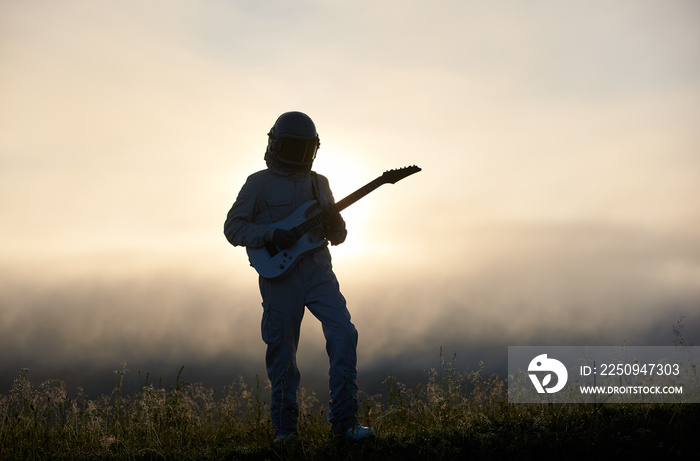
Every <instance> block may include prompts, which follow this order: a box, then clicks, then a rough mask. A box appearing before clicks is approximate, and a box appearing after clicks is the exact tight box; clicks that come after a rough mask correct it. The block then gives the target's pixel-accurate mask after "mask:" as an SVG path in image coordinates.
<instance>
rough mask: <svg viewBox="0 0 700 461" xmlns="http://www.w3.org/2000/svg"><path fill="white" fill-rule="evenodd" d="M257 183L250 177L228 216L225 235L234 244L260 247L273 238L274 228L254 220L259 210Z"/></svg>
mask: <svg viewBox="0 0 700 461" xmlns="http://www.w3.org/2000/svg"><path fill="white" fill-rule="evenodd" d="M255 189H256V188H255V183H254V181H251V179H250V178H248V181H246V183H245V184H244V185H243V187H242V188H241V191H240V192H239V193H238V197H237V198H236V201H235V202H234V203H233V206H232V207H231V209H230V210H229V212H228V215H227V216H226V222H225V223H224V235H225V236H226V239H227V240H228V241H229V243H231V245H234V246H246V247H252V248H259V247H262V246H263V245H265V242H266V241H269V240H271V239H272V232H273V231H274V229H272V228H270V227H269V226H267V225H266V224H256V223H255V222H254V219H255V216H256V211H257V205H256V203H257V196H258V194H257V192H256V190H255Z"/></svg>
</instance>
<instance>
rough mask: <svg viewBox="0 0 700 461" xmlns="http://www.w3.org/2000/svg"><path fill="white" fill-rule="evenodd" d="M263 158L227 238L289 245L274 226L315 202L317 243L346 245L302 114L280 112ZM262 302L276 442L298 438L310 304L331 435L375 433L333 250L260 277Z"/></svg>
mask: <svg viewBox="0 0 700 461" xmlns="http://www.w3.org/2000/svg"><path fill="white" fill-rule="evenodd" d="M268 136H269V142H268V148H267V151H266V153H265V160H266V162H267V166H268V168H267V169H266V170H262V171H259V172H257V173H254V174H252V175H251V176H249V177H248V179H247V181H246V183H245V184H244V185H243V187H242V188H241V191H240V192H239V194H238V197H237V198H236V201H235V202H234V204H233V206H232V207H231V210H230V211H229V213H228V216H227V218H226V223H225V225H224V234H225V235H226V238H227V239H228V241H229V242H230V243H231V244H232V245H242V246H246V247H251V248H260V247H263V246H265V245H269V244H273V245H275V246H276V247H277V248H280V249H284V248H288V247H291V246H292V245H293V244H294V242H295V238H294V237H293V236H292V235H291V234H290V233H289V232H288V231H286V230H284V229H279V228H275V226H274V225H273V224H274V223H276V222H278V221H281V220H283V219H284V218H286V217H287V216H289V215H290V214H292V213H293V212H294V211H295V210H296V209H297V208H299V206H301V205H302V204H304V203H306V202H308V201H309V200H316V201H317V202H319V203H320V205H321V207H322V208H324V209H326V210H327V211H326V212H325V216H326V218H325V219H324V224H323V226H322V227H319V228H317V229H316V230H315V231H313V234H312V239H316V240H318V241H321V240H323V238H324V237H325V238H326V239H328V240H329V241H330V242H331V243H332V244H335V245H337V244H340V243H342V242H343V241H344V240H345V236H346V234H347V231H346V229H345V222H344V221H343V219H342V217H341V216H340V213H339V212H338V211H337V210H335V209H334V207H333V204H334V199H333V195H332V193H331V189H330V186H329V184H328V180H327V179H326V178H325V177H324V176H322V175H319V174H317V173H315V172H312V171H311V165H312V163H313V160H314V158H315V155H316V150H317V148H318V146H319V140H318V135H317V133H316V128H315V125H314V124H313V121H311V119H310V118H309V117H308V116H306V115H305V114H303V113H300V112H287V113H285V114H282V115H281V116H280V117H279V118H278V119H277V121H276V122H275V125H274V126H273V128H272V129H271V131H270V133H269V134H268ZM259 283H260V294H261V295H262V299H263V303H262V305H263V316H262V338H263V340H264V341H265V343H266V344H267V353H266V365H267V373H268V377H269V379H270V382H271V386H272V401H271V404H270V411H271V416H272V424H273V427H274V431H275V437H276V440H281V439H283V438H285V437H287V436H289V435H293V434H296V432H297V430H298V428H297V415H298V406H297V398H296V393H297V389H298V387H299V380H300V373H299V369H298V368H297V362H296V352H297V347H298V344H299V330H300V327H301V321H302V318H303V316H304V312H305V307H306V308H308V309H309V311H310V312H311V313H312V314H313V315H314V316H315V317H316V318H317V319H318V320H319V321H320V322H321V324H322V327H323V334H324V336H325V339H326V351H327V353H328V358H329V362H330V370H329V376H330V379H329V387H330V395H331V401H330V415H329V420H330V422H331V426H332V430H333V432H335V433H338V434H341V435H343V436H345V437H346V438H350V439H360V438H364V437H367V436H373V435H374V432H373V431H372V430H371V429H369V428H366V427H363V426H360V425H359V424H358V422H357V419H356V417H355V414H356V412H357V408H358V400H357V370H356V364H357V356H356V348H357V330H356V329H355V326H354V325H353V324H352V322H351V321H350V313H349V312H348V310H347V307H346V302H345V298H344V297H343V295H342V294H341V293H340V287H339V284H338V281H337V279H336V277H335V274H334V273H333V270H332V266H331V256H330V252H329V250H328V247H327V245H321V246H320V247H319V248H318V249H316V250H315V251H313V252H311V253H309V254H306V255H305V256H303V257H302V258H301V260H300V261H298V262H297V264H296V265H295V266H294V267H293V268H292V269H290V270H289V271H288V273H286V274H285V275H284V276H283V277H281V278H276V279H274V280H269V279H266V278H263V277H260V281H259Z"/></svg>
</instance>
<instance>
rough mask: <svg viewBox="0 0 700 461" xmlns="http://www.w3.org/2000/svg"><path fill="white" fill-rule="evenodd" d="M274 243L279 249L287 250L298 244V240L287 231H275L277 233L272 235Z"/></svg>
mask: <svg viewBox="0 0 700 461" xmlns="http://www.w3.org/2000/svg"><path fill="white" fill-rule="evenodd" d="M272 243H274V244H275V245H277V246H278V247H279V248H281V249H283V250H286V249H287V248H291V247H293V246H294V244H295V243H297V239H296V238H295V237H294V234H293V233H291V232H290V231H288V230H287V229H281V228H280V229H275V231H274V232H273V233H272Z"/></svg>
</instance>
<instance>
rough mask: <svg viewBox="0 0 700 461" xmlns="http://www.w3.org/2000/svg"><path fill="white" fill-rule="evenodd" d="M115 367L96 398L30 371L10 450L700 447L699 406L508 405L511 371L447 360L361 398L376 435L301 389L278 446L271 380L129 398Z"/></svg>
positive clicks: (587, 452)
mask: <svg viewBox="0 0 700 461" xmlns="http://www.w3.org/2000/svg"><path fill="white" fill-rule="evenodd" d="M180 371H182V370H180ZM115 373H116V378H117V382H116V385H115V388H114V390H113V392H112V393H111V394H110V395H103V396H101V397H99V398H94V399H91V398H88V397H87V396H86V395H84V394H83V393H81V392H80V391H79V392H78V393H77V395H73V396H69V395H68V393H67V392H66V389H65V385H64V384H63V383H62V382H59V381H47V382H44V383H41V384H38V385H35V384H34V383H32V382H31V380H30V376H29V373H28V371H27V370H22V371H21V372H20V374H19V376H18V377H17V379H16V380H15V382H14V385H13V387H12V390H11V392H10V394H9V395H7V396H0V419H1V425H0V459H3V460H6V459H8V460H11V459H22V460H29V459H105V460H111V459H115V460H121V459H125V460H126V459H192V460H195V459H211V460H214V459H228V460H237V459H241V460H258V459H260V460H263V459H270V460H274V459H298V460H326V459H339V460H349V459H358V460H359V459H362V460H373V459H409V460H410V459H430V460H441V459H465V457H466V458H469V459H494V460H496V459H507V458H511V457H512V458H517V459H529V458H537V459H550V458H551V459H554V458H556V457H557V455H562V456H563V458H561V459H584V458H586V459H591V457H595V458H599V457H601V456H602V457H612V456H615V457H618V456H619V455H622V454H625V455H636V454H639V455H642V454H643V455H646V456H655V457H657V456H658V457H659V459H667V458H675V457H678V458H680V457H688V456H693V455H692V454H693V453H697V450H696V447H695V442H694V439H695V438H696V437H697V434H698V433H699V432H698V430H699V429H700V405H692V404H630V405H621V404H618V405H612V404H602V405H600V404H598V405H593V404H569V405H567V404H559V405H553V404H541V405H540V404H531V405H516V404H508V403H507V398H506V393H505V383H504V382H503V380H502V379H501V378H499V377H496V376H485V375H484V374H483V373H482V372H481V371H479V370H477V371H473V372H468V373H459V372H457V371H456V370H455V368H454V367H453V365H452V364H451V363H449V362H445V361H443V365H442V367H441V369H440V370H431V371H430V372H429V373H428V375H427V377H426V380H425V382H422V383H417V384H414V385H412V386H410V387H409V386H407V385H404V384H402V383H399V382H397V381H396V380H395V379H394V378H393V377H392V376H391V375H387V378H386V380H385V382H384V384H385V386H386V387H385V389H386V390H385V392H384V393H382V395H364V394H362V395H360V401H361V406H360V415H359V416H360V418H361V419H362V421H363V422H364V423H365V424H368V425H371V426H372V427H374V428H375V429H376V432H377V437H376V438H375V439H373V440H370V441H363V442H360V443H349V442H345V441H342V440H338V439H336V438H334V437H333V436H332V435H331V432H330V426H329V424H328V423H327V421H326V419H327V407H325V406H323V405H320V404H319V402H318V400H317V399H316V396H315V395H310V394H309V393H307V392H306V391H304V390H303V389H302V390H300V392H299V400H300V409H301V421H300V431H301V433H300V436H299V437H298V438H296V439H295V440H291V441H289V442H287V443H284V444H275V443H273V442H272V428H271V425H270V422H269V419H268V418H269V416H268V413H269V411H268V410H269V408H268V404H267V402H265V401H263V400H262V399H261V394H262V392H261V388H262V387H263V386H265V383H264V382H260V381H256V382H255V383H252V385H251V384H249V383H245V382H243V380H242V379H239V380H237V381H236V382H234V383H232V384H231V385H230V386H228V387H227V388H226V390H225V392H224V393H223V395H215V393H214V391H213V390H211V389H207V388H206V387H204V386H202V385H200V384H190V383H186V382H183V381H181V380H180V374H178V379H177V381H176V385H175V386H173V387H171V388H169V389H164V388H162V387H161V386H160V385H158V384H155V383H149V382H148V376H146V379H145V381H144V382H143V383H140V384H139V385H138V391H136V392H134V393H130V394H129V395H127V394H126V393H125V392H123V385H122V384H123V380H124V370H119V371H117V372H115Z"/></svg>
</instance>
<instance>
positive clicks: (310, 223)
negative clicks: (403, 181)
mask: <svg viewBox="0 0 700 461" xmlns="http://www.w3.org/2000/svg"><path fill="white" fill-rule="evenodd" d="M382 184H385V181H384V180H383V179H382V178H381V177H379V178H377V179H375V180H374V181H371V182H369V183H367V184H365V185H364V186H362V187H360V188H359V189H357V190H356V191H355V192H353V193H352V194H350V195H348V196H347V197H345V198H344V199H342V200H340V201H339V202H336V204H335V206H336V208H338V211H342V210H344V209H345V208H347V207H349V206H350V205H352V204H353V203H355V202H357V201H358V200H360V199H361V198H362V197H364V196H366V195H367V194H369V193H370V192H372V191H374V190H375V189H377V188H378V187H379V186H381V185H382ZM322 223H323V213H318V214H317V215H315V216H312V217H311V218H309V219H307V220H306V221H304V222H303V223H301V224H299V225H298V226H296V227H294V228H292V229H291V232H292V233H294V236H295V237H296V238H297V239H299V238H301V237H302V236H303V235H305V234H307V233H309V232H311V231H312V230H313V229H315V228H316V227H318V226H320V225H321V224H322Z"/></svg>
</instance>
